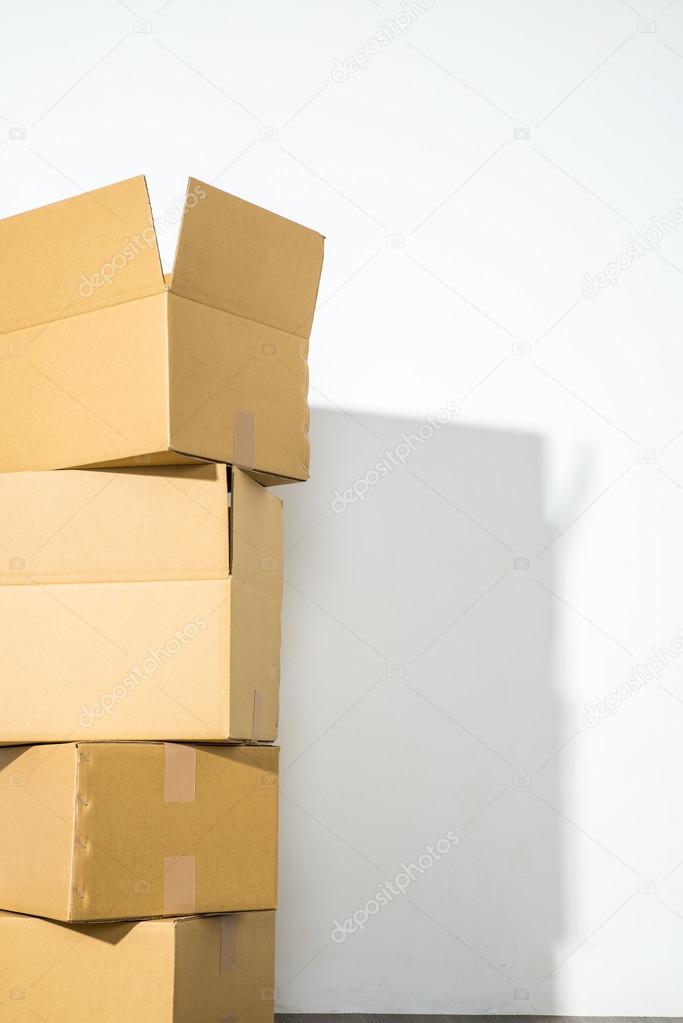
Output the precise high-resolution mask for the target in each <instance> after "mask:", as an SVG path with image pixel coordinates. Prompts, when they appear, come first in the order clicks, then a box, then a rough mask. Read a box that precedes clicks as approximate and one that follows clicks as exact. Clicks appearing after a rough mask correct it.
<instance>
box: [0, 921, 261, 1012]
mask: <svg viewBox="0 0 683 1023" xmlns="http://www.w3.org/2000/svg"><path fill="white" fill-rule="evenodd" d="M0 962H1V963H2V972H1V974H0V1006H1V1007H2V1008H1V1014H2V1019H3V1023H28V1021H29V1020H33V1021H36V1020H50V1021H52V1023H93V1021H95V1020H96V1021H97V1023H121V1021H122V1020H125V1021H126V1023H273V997H274V995H273V988H274V971H275V914H274V913H272V912H262V913H233V914H230V915H229V916H207V917H183V918H180V919H171V920H144V921H142V922H139V923H117V924H114V923H110V924H96V925H95V926H90V927H85V926H76V927H73V926H72V927H67V926H64V925H63V924H55V923H52V922H51V921H49V920H38V919H36V918H35V917H30V916H16V915H14V914H11V913H0Z"/></svg>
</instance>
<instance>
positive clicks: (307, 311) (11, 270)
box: [0, 177, 323, 485]
mask: <svg viewBox="0 0 683 1023" xmlns="http://www.w3.org/2000/svg"><path fill="white" fill-rule="evenodd" d="M322 254H323V238H322V236H321V235H319V234H317V233H316V232H315V231H311V230H309V229H308V228H305V227H302V226H301V225H299V224H295V223H293V222H292V221H290V220H286V219H285V218H283V217H280V216H277V215H275V214H273V213H269V212H267V211H266V210H263V209H260V208H259V207H257V206H253V205H252V204H251V203H248V202H244V201H243V200H240V199H237V198H235V197H234V196H231V195H228V194H227V193H225V192H222V191H220V190H219V189H216V188H213V187H212V186H210V185H206V184H202V183H201V182H199V181H195V180H194V179H190V182H189V187H188V192H187V197H186V200H185V210H184V213H183V217H182V223H181V226H180V235H179V240H178V247H177V251H176V258H175V266H174V269H173V273H172V274H170V275H168V276H164V274H163V271H162V267H161V262H160V258H159V251H158V245H157V236H156V232H155V227H154V222H153V219H152V212H151V208H150V204H149V198H148V193H147V186H146V183H145V179H144V178H143V177H138V178H132V179H130V180H128V181H124V182H122V183H120V184H116V185H111V186H109V187H107V188H102V189H99V190H97V191H94V192H90V193H87V194H84V195H81V196H77V197H76V198H73V199H68V200H66V201H64V202H61V203H56V204H55V205H52V206H46V207H43V208H41V209H38V210H34V211H32V212H30V213H25V214H21V215H19V216H16V217H10V218H9V219H6V220H3V221H0V280H1V281H2V289H1V290H0V334H1V335H2V336H0V471H3V472H12V471H23V470H40V469H65V468H85V467H94V466H99V467H101V466H111V467H115V466H131V465H168V464H173V465H177V464H182V463H186V462H190V463H191V462H196V461H202V460H208V461H214V462H225V463H230V464H233V465H238V466H240V467H242V468H244V469H247V470H249V471H250V473H251V474H252V475H253V476H254V478H255V479H257V480H258V481H259V482H260V483H263V484H266V485H268V484H273V483H282V482H286V481H288V480H305V479H307V477H308V470H309V444H308V407H307V390H308V369H307V361H306V360H307V349H308V337H309V334H310V329H311V322H312V318H313V311H314V307H315V300H316V296H317V291H318V283H319V279H320V271H321V265H322Z"/></svg>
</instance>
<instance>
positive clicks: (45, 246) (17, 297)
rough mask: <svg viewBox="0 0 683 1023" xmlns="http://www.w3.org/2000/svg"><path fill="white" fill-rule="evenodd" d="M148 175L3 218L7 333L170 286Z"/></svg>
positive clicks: (1, 268) (0, 241) (1, 319)
mask: <svg viewBox="0 0 683 1023" xmlns="http://www.w3.org/2000/svg"><path fill="white" fill-rule="evenodd" d="M164 287H165V285H164V277H163V273H162V269H161V260H160V258H159V250H158V246H157V238H156V232H155V230H154V222H153V220H152V210H151V207H150V203H149V196H148V193H147V183H146V181H145V178H144V177H142V176H140V177H136V178H130V179H129V180H127V181H122V182H119V183H118V184H115V185H109V186H107V187H106V188H98V189H96V190H95V191H93V192H85V193H83V194H82V195H78V196H75V197H74V198H72V199H65V200H64V201H63V202H58V203H53V204H52V205H50V206H43V207H41V208H40V209H37V210H32V211H30V212H29V213H21V214H19V215H17V216H14V217H8V218H7V219H6V220H0V331H1V332H5V333H9V332H10V331H13V330H20V329H21V328H23V327H32V326H35V325H37V324H39V323H48V322H50V321H52V320H58V319H61V318H62V317H65V316H74V315H76V314H79V313H86V312H91V311H93V310H95V309H102V308H104V307H105V306H111V305H116V304H118V303H119V302H127V301H130V300H131V299H135V298H143V297H145V296H146V295H152V294H155V293H157V292H161V291H163V290H164Z"/></svg>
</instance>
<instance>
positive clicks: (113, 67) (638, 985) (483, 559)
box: [0, 0, 683, 1015]
mask: <svg viewBox="0 0 683 1023" xmlns="http://www.w3.org/2000/svg"><path fill="white" fill-rule="evenodd" d="M159 4H160V0H158V2H157V4H156V5H155V4H150V3H147V2H146V0H136V2H131V3H130V4H128V3H124V2H122V0H119V2H117V0H107V2H105V0H97V2H93V0H90V2H87V3H86V2H85V0H64V2H61V3H54V2H53V0H49V2H48V0H43V2H35V0H34V2H31V0H26V2H24V3H16V2H9V0H3V2H2V3H0V13H1V16H2V36H1V37H0V48H1V59H0V213H1V214H2V215H8V214H12V213H15V212H19V211H21V210H24V209H27V208H31V207H34V206H37V205H40V204H43V203H46V202H50V201H53V200H56V199H61V198H63V197H65V196H67V195H70V194H74V193H76V192H78V191H79V190H82V189H89V188H93V187H96V186H100V185H103V184H106V183H109V182H112V181H115V180H118V179H122V178H125V177H129V176H131V175H133V174H137V173H140V172H145V173H146V174H147V175H148V178H149V184H150V189H151V194H152V200H153V204H154V206H155V211H156V213H157V215H158V217H159V218H160V219H163V217H164V214H165V213H166V211H167V210H169V209H172V208H173V207H174V205H176V204H177V202H178V201H179V199H180V197H181V196H182V194H183V191H184V187H185V179H186V178H187V176H188V175H189V174H193V175H195V176H197V177H199V178H202V179H204V180H206V181H210V182H214V183H216V184H217V185H218V186H220V187H222V188H225V189H227V190H228V191H232V192H235V193H236V194H238V195H241V196H244V197H245V198H248V199H250V200H252V201H254V202H256V203H259V204H261V205H263V206H266V207H269V208H271V209H274V210H276V211H278V212H280V213H283V214H285V215H288V216H290V217H292V218H294V219H296V220H299V221H301V222H303V223H305V224H307V225H309V226H312V227H316V228H318V229H319V230H320V231H322V232H323V233H324V234H325V235H326V236H327V258H326V266H325V273H324V278H323V285H322V290H321V300H320V306H319V312H318V315H317V319H316V324H315V328H314V333H313V337H312V347H311V383H312V389H311V402H312V405H313V406H314V410H313V416H312V442H313V480H312V481H311V483H310V484H308V485H305V486H294V487H289V488H287V489H286V490H283V491H282V495H283V497H284V499H285V501H286V522H287V547H288V551H289V553H288V558H287V563H286V577H287V587H286V603H285V651H284V654H285V663H284V668H285V670H284V679H283V714H282V728H281V744H282V749H283V777H282V789H283V797H282V851H281V863H282V866H281V911H280V915H279V953H278V1002H279V1006H280V1008H281V1009H282V1010H292V1011H294V1010H303V1011H313V1010H339V1011H354V1010H372V1011H377V1012H382V1011H415V1012H460V1013H467V1012H469V1013H479V1012H496V1011H498V1012H555V1013H573V1014H584V1015H588V1014H599V1013H610V1014H659V1015H667V1014H670V1015H673V1014H683V987H682V986H681V962H682V961H683V867H679V864H680V863H681V861H682V860H683V799H682V795H683V763H682V757H681V750H682V749H683V702H682V701H683V657H681V658H680V659H677V658H676V656H675V655H674V656H672V657H671V658H668V660H669V663H667V664H666V666H664V667H663V669H662V670H661V671H658V670H655V671H654V672H653V674H652V677H651V678H650V679H649V680H646V681H645V682H644V684H642V685H641V686H640V687H639V688H637V689H635V691H632V690H633V688H634V687H632V686H631V687H629V685H628V680H629V673H630V672H632V670H633V669H634V668H636V667H637V666H638V665H639V664H642V663H644V662H645V661H646V660H647V659H648V657H651V656H652V652H651V648H652V647H653V646H664V645H667V644H670V642H671V641H672V640H674V639H675V637H677V635H678V633H679V630H680V629H681V627H683V608H682V606H681V590H682V586H681V520H682V519H683V435H682V434H681V431H682V430H683V405H682V403H681V392H682V379H681V371H682V370H683V349H682V337H681V324H682V323H683V278H682V274H683V227H682V228H681V229H680V230H677V226H676V224H675V223H674V222H673V221H672V226H671V227H669V228H667V230H668V234H667V236H666V237H664V238H663V239H662V240H661V244H654V245H653V246H652V249H651V251H649V252H646V253H645V254H644V255H643V256H642V258H640V259H638V260H636V261H632V260H631V258H630V257H629V256H628V246H629V242H630V239H632V238H633V237H634V236H635V235H636V234H638V233H639V232H644V231H645V230H647V229H648V227H650V226H651V218H653V217H657V218H664V217H666V216H667V215H668V214H669V213H670V212H671V211H672V210H674V209H675V208H676V205H677V203H678V201H679V199H680V198H681V197H683V173H682V169H683V162H682V161H683V132H682V131H681V109H682V102H683V2H681V0H670V2H668V3H667V0H659V2H657V3H655V2H651V0H637V2H635V3H634V4H631V3H630V2H629V0H598V2H596V0H593V2H589V0H545V2H542V0H526V2H524V0H479V2H477V3H472V2H470V3H464V2H459V0H434V2H433V3H432V4H431V6H429V9H427V10H423V11H420V10H419V9H418V5H417V4H415V3H413V11H414V14H413V16H412V17H411V18H410V19H409V23H408V24H406V19H405V17H404V18H401V19H399V21H400V22H402V23H403V25H404V31H403V32H400V31H399V32H397V37H396V38H395V39H393V40H391V41H390V42H388V43H386V44H384V45H376V44H375V43H373V42H369V41H371V40H373V37H375V35H376V33H377V32H378V31H379V26H380V24H381V23H382V22H384V21H387V20H388V21H389V22H390V23H391V26H392V27H393V28H394V30H395V31H396V26H397V25H398V22H397V20H396V19H397V15H398V14H399V12H403V13H404V14H405V8H404V7H402V6H399V5H397V4H395V3H394V0H346V2H342V0H318V2H314V0H250V2H248V3H247V2H242V3H238V2H228V0H226V2H219V0H213V2H210V0H203V2H191V0H168V2H167V3H165V4H163V6H161V7H160V6H159ZM425 6H426V4H425ZM155 8H156V9H155ZM648 19H650V20H648ZM371 50H374V51H375V52H370V51H371ZM336 61H338V62H341V65H340V64H339V63H335V62H336ZM345 61H346V62H347V63H344V62H345ZM348 61H351V63H348ZM359 63H364V64H365V65H366V66H365V68H364V69H361V68H360V67H359V66H358V65H359ZM340 66H341V67H342V69H343V68H346V77H345V78H344V73H343V72H339V68H340ZM335 67H336V68H337V70H338V73H337V75H336V78H338V79H339V78H344V80H343V81H337V80H335V78H333V77H332V72H333V70H334V69H335ZM356 68H357V69H356ZM350 69H353V70H350ZM174 240H175V239H174V232H173V231H172V230H171V231H166V232H164V231H163V230H162V246H163V250H164V258H165V261H166V263H167V264H168V265H170V264H171V263H172V253H173V245H174ZM621 254H625V255H622V259H621V263H622V270H621V272H620V273H619V275H618V277H617V278H616V280H615V283H613V284H611V285H610V286H608V287H606V288H603V289H600V290H598V293H597V294H595V295H594V296H593V297H588V296H587V294H586V293H585V291H582V288H583V286H584V279H585V275H586V274H590V275H595V274H598V273H599V272H600V271H601V270H602V269H603V268H604V267H605V266H606V265H607V264H610V263H612V262H614V261H616V260H617V257H619V256H620V255H621ZM630 263H632V265H629V264H630ZM448 402H455V403H457V406H458V408H459V412H458V413H457V414H456V415H454V416H453V417H452V421H451V422H449V423H448V424H447V425H445V426H443V427H441V428H440V429H438V430H437V429H434V428H433V427H432V428H428V429H427V430H423V435H426V434H429V433H430V431H431V436H430V437H428V439H426V440H419V441H417V442H416V441H408V444H409V447H411V448H412V449H414V450H411V451H410V454H409V455H408V456H407V458H406V464H405V465H400V466H399V467H397V468H395V469H392V471H391V472H389V473H388V474H387V475H386V477H383V478H381V480H380V481H379V482H374V483H371V484H370V486H369V487H367V493H366V494H365V495H364V498H363V500H356V501H355V502H354V503H350V504H348V506H347V507H346V508H345V510H343V511H339V508H340V506H341V502H339V501H337V503H336V504H335V505H334V508H336V509H337V510H334V509H333V501H334V495H335V492H336V491H339V492H341V493H342V494H343V492H344V491H345V490H349V489H353V488H354V486H356V488H357V484H358V481H360V482H361V489H363V483H364V482H367V481H368V480H375V477H374V476H372V475H371V476H369V477H368V475H367V474H368V473H369V472H371V470H372V469H373V468H374V467H375V465H376V463H377V462H378V460H379V459H381V458H382V457H383V456H384V457H386V455H384V453H385V452H387V451H388V452H389V453H390V454H391V455H392V456H394V457H396V453H397V452H398V451H399V450H402V451H403V452H404V453H405V443H406V442H405V440H403V438H402V435H403V434H406V435H410V434H411V433H415V431H416V430H418V429H419V427H420V426H421V425H424V424H425V422H428V421H429V420H428V417H429V416H434V415H436V413H437V412H438V411H439V410H440V409H443V408H444V407H446V406H447V404H448ZM402 444H403V445H404V446H403V447H401V445H402ZM357 489H358V488H357ZM619 686H621V687H622V688H621V690H620V693H621V697H620V698H619V699H618V700H614V699H612V700H610V706H611V709H612V712H611V713H610V714H609V715H608V716H607V717H605V718H604V719H598V722H597V725H595V721H594V719H593V718H592V717H591V715H590V714H589V715H588V716H586V704H589V705H590V707H591V708H595V705H596V704H598V703H599V701H603V700H607V698H608V697H609V696H610V694H612V693H615V692H617V690H618V687H619ZM590 724H594V725H595V726H594V727H590ZM448 831H453V832H454V833H455V834H456V835H457V836H458V839H459V841H458V844H457V846H456V847H455V848H454V849H453V850H452V851H450V852H449V853H448V854H447V855H445V856H443V857H442V858H441V859H440V860H439V861H438V862H435V863H434V864H433V865H432V866H431V867H430V868H429V869H427V870H426V871H425V873H424V874H423V875H421V876H418V875H416V877H415V880H414V881H412V882H411V883H410V884H409V885H408V886H407V888H406V890H405V894H401V895H398V896H396V897H395V898H392V900H391V901H390V904H389V905H388V906H386V907H384V908H382V909H381V911H380V912H379V913H377V914H376V915H375V916H371V917H370V919H368V921H367V923H366V925H365V927H364V930H362V931H361V930H358V931H356V932H355V933H352V934H349V935H348V936H347V937H346V940H345V941H343V942H335V941H334V940H333V938H332V934H333V929H334V926H335V920H336V921H339V922H343V921H344V920H346V919H347V918H350V917H352V915H353V914H354V913H355V912H356V911H357V910H362V909H363V907H364V906H365V904H366V903H367V902H368V900H370V899H372V897H373V895H374V894H375V892H376V890H377V886H378V885H379V884H380V883H381V882H382V881H384V880H388V881H391V880H392V879H393V878H395V876H396V875H397V874H398V873H399V872H400V871H401V870H402V869H403V868H402V866H401V865H402V863H406V864H409V863H410V862H411V861H414V860H415V859H416V858H417V857H419V856H420V855H421V854H423V853H425V850H426V848H427V846H428V845H433V844H434V843H435V842H436V841H437V840H438V839H440V838H442V837H443V836H444V835H445V834H446V833H447V832H448ZM358 919H361V920H362V919H363V916H362V914H361V916H360V917H359V918H358Z"/></svg>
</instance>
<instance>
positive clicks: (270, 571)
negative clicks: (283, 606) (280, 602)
mask: <svg viewBox="0 0 683 1023" xmlns="http://www.w3.org/2000/svg"><path fill="white" fill-rule="evenodd" d="M281 550H282V501H281V500H280V499H279V498H278V497H275V495H274V494H271V493H270V491H268V490H264V488H263V487H262V486H261V485H260V484H259V483H256V482H255V480H253V479H251V477H250V476H248V475H247V473H245V472H243V471H242V470H241V469H238V468H236V467H235V468H233V470H232V505H231V508H230V572H231V575H233V576H234V577H235V578H236V579H237V580H246V579H249V578H253V577H259V578H261V579H263V580H265V582H264V583H263V585H264V586H265V587H266V588H267V589H270V588H271V587H273V588H274V589H275V591H276V592H277V591H278V590H279V588H280V587H281V585H282V584H281V576H282V564H281V561H280V557H279V555H280V552H281Z"/></svg>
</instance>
